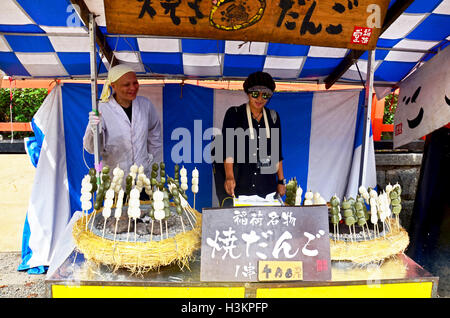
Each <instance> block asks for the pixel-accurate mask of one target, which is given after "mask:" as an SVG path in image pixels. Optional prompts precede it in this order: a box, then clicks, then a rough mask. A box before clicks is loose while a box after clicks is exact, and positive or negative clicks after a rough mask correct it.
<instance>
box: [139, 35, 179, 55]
mask: <svg viewBox="0 0 450 318" xmlns="http://www.w3.org/2000/svg"><path fill="white" fill-rule="evenodd" d="M137 43H138V45H139V49H140V51H142V52H168V53H171V52H172V53H179V52H181V40H179V39H161V38H137Z"/></svg>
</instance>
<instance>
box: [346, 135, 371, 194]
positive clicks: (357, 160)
mask: <svg viewBox="0 0 450 318" xmlns="http://www.w3.org/2000/svg"><path fill="white" fill-rule="evenodd" d="M367 151H368V152H367V161H366V167H365V174H364V184H363V186H364V187H365V188H366V189H367V188H368V187H371V188H375V186H376V185H377V172H376V163H375V148H374V144H373V135H372V136H370V138H369V143H368V150H367ZM361 152H362V146H359V147H358V148H356V149H355V151H354V153H353V159H352V166H351V170H350V175H349V177H348V185H347V190H346V193H345V196H346V197H347V198H350V197H353V198H356V195H357V194H358V189H359V187H360V186H361V184H359V174H360V173H361V172H360V167H361Z"/></svg>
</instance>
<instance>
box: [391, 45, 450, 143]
mask: <svg viewBox="0 0 450 318" xmlns="http://www.w3.org/2000/svg"><path fill="white" fill-rule="evenodd" d="M449 70H450V47H447V48H446V49H445V50H443V51H441V52H440V53H438V54H437V55H436V56H435V57H434V58H433V59H431V60H430V61H429V62H427V63H425V64H424V65H423V66H422V67H420V68H419V69H418V70H417V71H415V72H414V73H413V74H411V75H410V76H409V77H408V78H407V79H406V80H405V81H404V82H403V83H402V84H401V85H400V95H399V97H398V106H397V111H396V113H395V121H394V148H397V147H399V146H402V145H404V144H407V143H409V142H411V141H413V140H415V139H418V138H421V137H423V136H425V135H427V134H429V133H431V132H433V131H434V130H436V129H438V128H441V127H442V126H444V125H446V124H447V123H448V122H450V72H449Z"/></svg>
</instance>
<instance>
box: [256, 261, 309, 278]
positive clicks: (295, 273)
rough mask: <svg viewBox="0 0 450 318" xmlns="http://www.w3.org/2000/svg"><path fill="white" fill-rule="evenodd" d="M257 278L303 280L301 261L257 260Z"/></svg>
mask: <svg viewBox="0 0 450 318" xmlns="http://www.w3.org/2000/svg"><path fill="white" fill-rule="evenodd" d="M258 280H259V281H273V280H282V281H285V280H303V263H302V262H301V261H294V262H289V261H284V262H283V261H259V262H258Z"/></svg>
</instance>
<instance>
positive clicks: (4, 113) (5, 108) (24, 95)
mask: <svg viewBox="0 0 450 318" xmlns="http://www.w3.org/2000/svg"><path fill="white" fill-rule="evenodd" d="M12 93H13V96H12V121H13V122H30V121H31V119H32V118H33V116H34V114H36V112H37V110H38V109H39V107H40V106H41V105H42V102H43V101H44V99H45V97H47V95H48V90H47V89H46V88H18V89H13V90H12ZM10 105H11V95H10V89H9V88H2V89H0V122H9V121H11V111H10ZM0 133H1V134H2V135H3V137H4V138H10V137H11V136H10V135H11V132H5V131H3V132H0ZM30 135H33V133H29V132H15V133H14V138H23V137H26V136H30Z"/></svg>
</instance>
